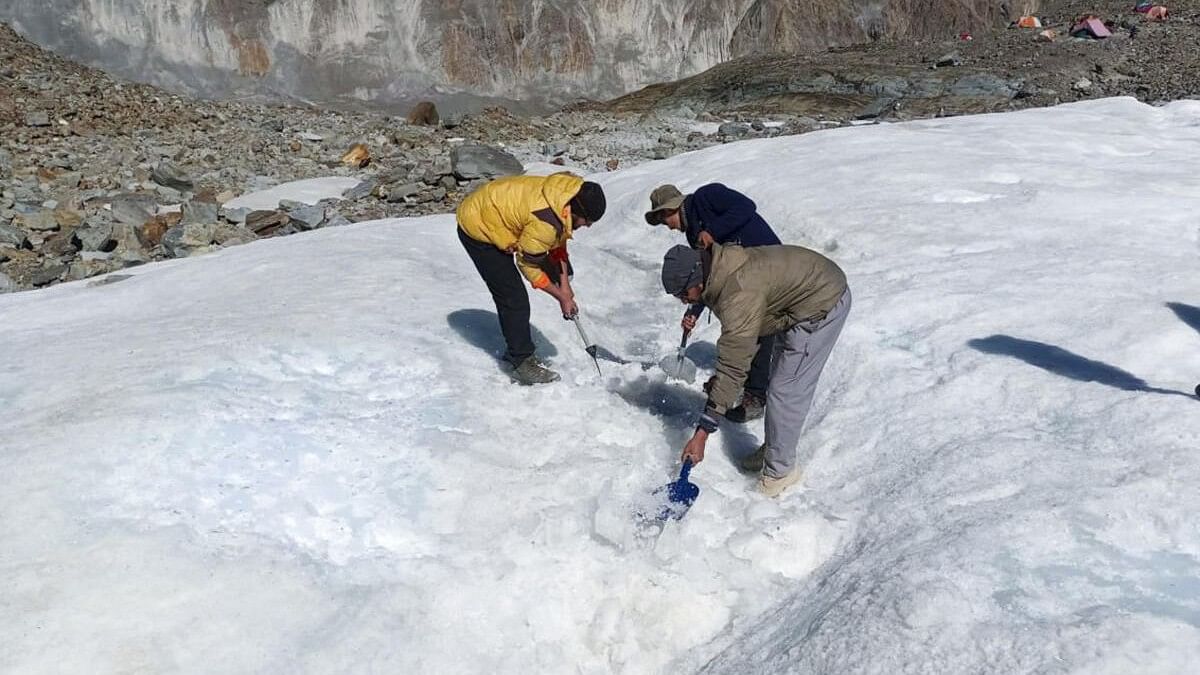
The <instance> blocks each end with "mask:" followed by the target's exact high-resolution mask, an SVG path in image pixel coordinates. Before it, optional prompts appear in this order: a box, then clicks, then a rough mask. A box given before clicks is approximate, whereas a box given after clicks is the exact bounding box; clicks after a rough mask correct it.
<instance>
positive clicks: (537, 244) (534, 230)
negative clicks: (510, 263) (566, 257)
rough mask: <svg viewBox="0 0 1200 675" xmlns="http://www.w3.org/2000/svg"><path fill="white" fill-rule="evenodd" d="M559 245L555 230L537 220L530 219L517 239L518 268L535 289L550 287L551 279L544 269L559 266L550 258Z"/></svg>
mask: <svg viewBox="0 0 1200 675" xmlns="http://www.w3.org/2000/svg"><path fill="white" fill-rule="evenodd" d="M557 244H558V236H557V233H556V232H555V231H554V228H553V227H551V226H550V225H549V224H548V223H545V222H542V221H541V220H539V219H537V218H533V217H530V220H529V222H527V223H526V224H525V227H524V229H522V230H521V237H520V238H519V239H517V268H518V269H520V270H521V274H523V275H525V278H526V279H528V280H529V283H530V284H531V285H532V286H533V287H534V288H538V289H541V288H545V287H547V286H549V285H550V277H549V276H548V275H547V274H546V272H545V271H544V269H545V268H546V266H548V265H551V264H553V265H557V264H558V263H557V262H554V261H552V260H551V257H550V256H551V254H550V250H551V249H553V248H555V247H556V246H557Z"/></svg>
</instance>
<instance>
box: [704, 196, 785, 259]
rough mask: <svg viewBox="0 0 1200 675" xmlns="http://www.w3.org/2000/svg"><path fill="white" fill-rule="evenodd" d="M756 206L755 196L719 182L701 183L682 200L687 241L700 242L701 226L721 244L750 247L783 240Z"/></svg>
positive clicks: (779, 242)
mask: <svg viewBox="0 0 1200 675" xmlns="http://www.w3.org/2000/svg"><path fill="white" fill-rule="evenodd" d="M756 209H757V207H756V206H755V204H754V200H752V199H750V198H749V197H747V196H746V195H744V194H742V193H740V192H738V191H737V190H734V189H732V188H728V187H725V186H724V185H722V184H720V183H709V184H708V185H704V186H702V187H700V189H698V190H696V191H695V192H693V193H692V194H690V195H688V196H687V198H686V199H684V200H683V209H682V212H683V225H684V229H683V232H684V234H685V235H687V240H688V245H690V246H691V247H692V248H698V247H699V246H700V232H701V231H702V230H703V231H706V232H708V233H709V234H710V235H712V238H713V241H715V242H717V243H718V244H737V245H739V246H745V247H747V248H749V247H751V246H778V245H779V244H782V243H783V242H782V241H780V240H779V236H778V235H776V234H775V231H774V230H772V229H771V226H770V225H768V224H767V221H765V220H763V218H762V216H760V215H758V211H757V210H756Z"/></svg>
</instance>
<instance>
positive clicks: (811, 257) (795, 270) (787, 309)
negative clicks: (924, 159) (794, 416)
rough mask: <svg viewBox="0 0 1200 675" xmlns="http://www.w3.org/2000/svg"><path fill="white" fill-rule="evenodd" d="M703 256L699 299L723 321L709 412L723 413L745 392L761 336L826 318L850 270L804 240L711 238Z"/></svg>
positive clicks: (842, 290) (709, 395) (843, 288)
mask: <svg viewBox="0 0 1200 675" xmlns="http://www.w3.org/2000/svg"><path fill="white" fill-rule="evenodd" d="M704 262H705V263H706V269H705V273H706V274H705V283H704V292H703V293H702V294H701V296H700V299H701V301H702V302H704V304H705V305H708V307H709V308H711V309H712V312H713V314H716V315H717V319H719V320H720V321H721V337H720V339H719V340H717V374H716V377H715V378H714V380H713V385H712V387H711V389H710V390H709V394H708V407H707V412H709V413H716V414H718V415H724V414H725V411H726V410H728V409H729V408H731V407H733V406H734V405H735V404H736V403H737V400H738V397H739V396H740V395H741V391H742V386H743V385H744V384H745V381H746V374H747V372H748V371H749V370H750V362H751V361H752V360H754V353H755V352H756V351H758V338H759V337H760V336H763V335H773V334H775V333H782V332H784V331H787V330H789V329H791V328H792V327H793V326H795V325H796V324H798V323H801V322H819V321H820V320H821V319H824V318H825V315H826V314H828V313H829V310H831V309H833V306H834V305H836V304H837V301H838V300H839V299H841V297H842V293H844V292H845V291H846V274H845V273H844V272H842V270H841V268H840V267H838V266H837V265H836V264H835V263H834V262H833V261H832V260H830V259H829V258H826V257H825V256H823V255H821V254H820V253H817V252H816V251H812V250H809V249H807V248H804V247H802V246H786V245H783V246H755V247H753V248H742V247H741V246H733V245H725V246H722V245H720V244H713V246H712V248H711V262H709V257H708V255H705V257H704Z"/></svg>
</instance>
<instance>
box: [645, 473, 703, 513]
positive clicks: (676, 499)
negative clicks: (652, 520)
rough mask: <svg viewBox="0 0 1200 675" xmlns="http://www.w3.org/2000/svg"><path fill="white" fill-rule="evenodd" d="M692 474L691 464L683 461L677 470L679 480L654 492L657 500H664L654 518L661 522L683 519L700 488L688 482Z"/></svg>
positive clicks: (698, 494)
mask: <svg viewBox="0 0 1200 675" xmlns="http://www.w3.org/2000/svg"><path fill="white" fill-rule="evenodd" d="M691 473H692V463H691V462H690V461H685V462H684V463H683V468H681V469H680V470H679V479H678V480H674V481H671V482H670V483H667V484H666V485H664V486H662V487H660V488H658V489H657V490H655V491H654V495H655V496H657V497H658V498H659V499H664V498H665V501H663V503H662V505H661V506H660V507H659V509H658V513H657V514H656V516H655V517H656V518H657V519H658V520H661V521H664V522H665V521H668V520H679V519H680V518H683V516H684V514H686V513H687V512H688V509H690V508H692V503H693V502H695V501H696V497H698V496H700V486H698V485H696V484H695V483H693V482H691V481H689V480H688V476H690V475H691Z"/></svg>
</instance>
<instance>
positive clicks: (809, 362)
mask: <svg viewBox="0 0 1200 675" xmlns="http://www.w3.org/2000/svg"><path fill="white" fill-rule="evenodd" d="M849 313H850V289H849V288H847V289H846V291H845V292H844V293H842V297H841V298H840V299H839V300H838V301H837V304H835V305H834V306H833V309H831V310H829V313H828V314H826V315H825V317H824V318H821V319H819V320H816V321H801V322H800V323H798V324H796V325H795V326H792V328H791V329H789V330H787V331H786V332H783V333H780V334H778V335H777V336H776V338H775V353H774V356H773V357H772V362H771V384H770V386H769V387H768V388H767V415H766V417H767V419H766V436H767V438H766V445H767V447H766V451H765V453H764V456H763V473H764V474H765V475H767V476H772V477H775V478H780V477H782V476H786V475H788V474H789V473H791V472H792V470H793V469H795V468H796V467H797V466H798V465H799V466H804V465H806V464H808V462H809V460H811V459H812V456H813V452H814V450H813V449H809V450H807V451H806V452H805V453H804V456H803V457H798V456H797V453H796V448H797V446H798V445H799V444H800V431H801V430H802V429H803V428H804V418H805V417H808V409H809V408H810V407H812V400H813V394H814V393H815V392H816V390H817V379H818V378H820V377H821V370H822V369H823V368H824V367H825V361H826V360H828V359H829V353H830V352H832V351H833V345H834V343H836V342H837V339H838V335H840V334H841V332H842V325H843V324H845V323H846V315H847V314H849Z"/></svg>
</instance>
